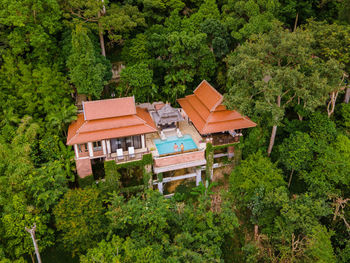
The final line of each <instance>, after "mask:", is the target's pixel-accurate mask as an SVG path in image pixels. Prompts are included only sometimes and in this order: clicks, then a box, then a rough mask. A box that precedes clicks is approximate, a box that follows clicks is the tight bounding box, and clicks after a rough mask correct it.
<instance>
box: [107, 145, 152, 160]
mask: <svg viewBox="0 0 350 263" xmlns="http://www.w3.org/2000/svg"><path fill="white" fill-rule="evenodd" d="M148 153H150V151H149V150H148V149H147V148H143V149H135V153H134V154H132V155H130V154H129V152H128V151H124V152H123V156H122V157H121V156H120V157H118V156H117V154H116V153H111V154H108V155H107V156H106V161H111V160H114V161H116V163H126V162H133V161H137V160H141V159H142V157H143V155H145V154H148Z"/></svg>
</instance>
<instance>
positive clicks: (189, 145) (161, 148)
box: [153, 134, 197, 155]
mask: <svg viewBox="0 0 350 263" xmlns="http://www.w3.org/2000/svg"><path fill="white" fill-rule="evenodd" d="M153 141H154V144H155V145H156V147H157V150H158V153H159V155H163V154H169V153H174V152H175V151H174V144H175V143H176V144H177V146H178V150H177V152H181V148H180V145H181V143H183V145H184V151H188V150H194V149H197V145H196V143H195V142H194V141H193V139H192V137H191V135H188V134H186V135H184V136H183V137H182V138H178V137H177V136H169V137H168V138H167V139H166V140H164V141H162V140H161V139H155V140H153Z"/></svg>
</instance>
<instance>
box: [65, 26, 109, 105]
mask: <svg viewBox="0 0 350 263" xmlns="http://www.w3.org/2000/svg"><path fill="white" fill-rule="evenodd" d="M67 67H68V68H69V77H70V79H71V81H72V83H73V84H74V85H75V86H76V88H77V91H78V93H80V94H86V95H88V96H89V98H90V100H91V97H95V98H100V96H101V92H102V90H103V85H104V84H106V82H105V80H104V76H105V74H106V70H107V69H106V66H105V65H104V64H103V63H101V62H99V61H98V60H97V58H96V54H95V51H94V47H93V44H92V42H91V40H90V38H89V36H88V30H87V29H86V28H85V27H84V26H83V25H81V24H78V25H76V27H75V30H74V31H72V50H71V54H70V56H69V57H68V60H67Z"/></svg>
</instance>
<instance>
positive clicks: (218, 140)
mask: <svg viewBox="0 0 350 263" xmlns="http://www.w3.org/2000/svg"><path fill="white" fill-rule="evenodd" d="M235 142H239V136H235V137H232V136H231V135H218V136H213V141H212V143H213V145H214V146H217V145H224V144H230V143H235Z"/></svg>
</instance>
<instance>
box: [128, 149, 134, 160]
mask: <svg viewBox="0 0 350 263" xmlns="http://www.w3.org/2000/svg"><path fill="white" fill-rule="evenodd" d="M128 151H129V157H130V158H135V148H134V147H129V148H128Z"/></svg>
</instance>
